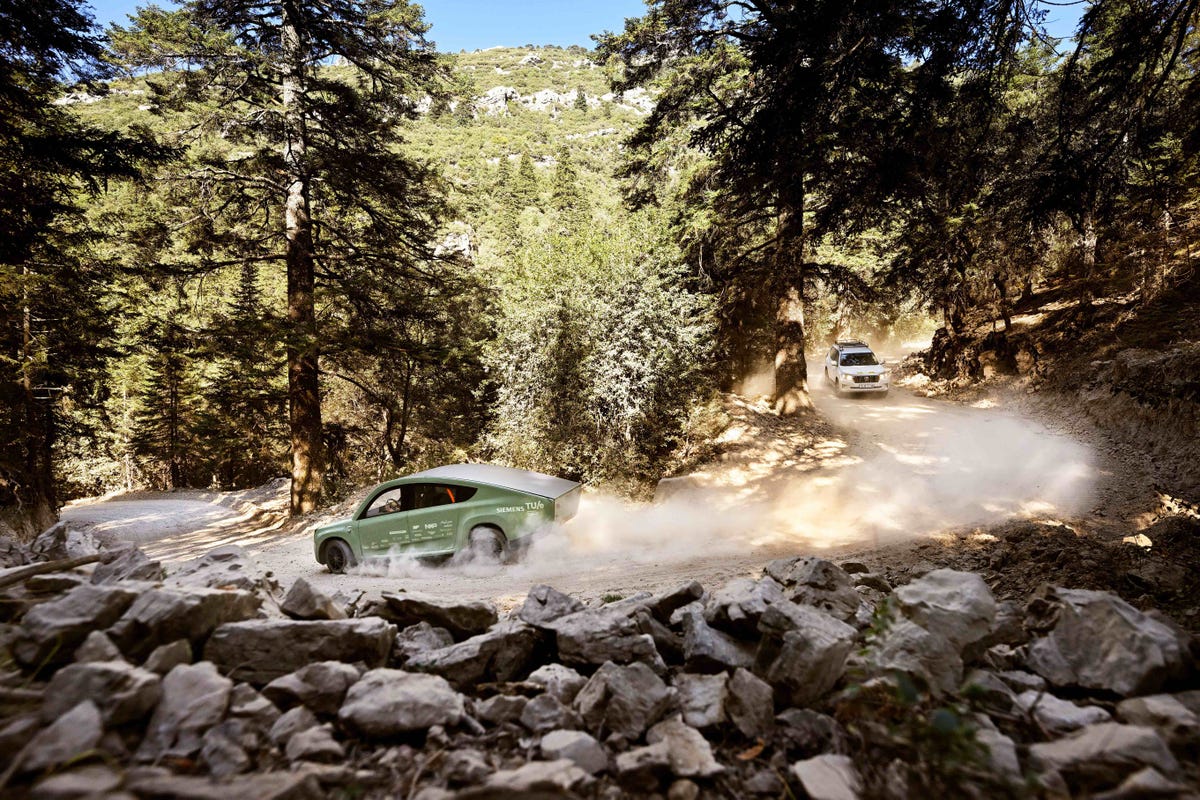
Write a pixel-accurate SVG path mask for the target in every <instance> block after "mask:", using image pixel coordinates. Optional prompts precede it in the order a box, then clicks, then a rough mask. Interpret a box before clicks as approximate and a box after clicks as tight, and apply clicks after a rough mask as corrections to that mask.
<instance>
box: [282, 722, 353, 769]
mask: <svg viewBox="0 0 1200 800" xmlns="http://www.w3.org/2000/svg"><path fill="white" fill-rule="evenodd" d="M286 754H287V759H288V761H323V762H330V763H333V762H339V761H341V760H343V759H344V758H345V757H346V748H345V747H343V746H342V744H341V742H338V741H337V740H336V739H334V738H333V729H332V728H331V727H330V726H329V725H318V726H317V727H315V728H309V729H308V730H304V731H299V732H298V733H296V735H295V736H292V737H291V738H290V739H288V743H287V748H286Z"/></svg>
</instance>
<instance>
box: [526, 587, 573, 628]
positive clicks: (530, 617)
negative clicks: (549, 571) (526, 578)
mask: <svg viewBox="0 0 1200 800" xmlns="http://www.w3.org/2000/svg"><path fill="white" fill-rule="evenodd" d="M582 609H583V603H581V602H579V601H578V600H576V599H575V598H573V597H570V596H568V595H565V594H563V593H562V592H560V591H558V590H557V589H555V588H554V587H552V586H547V585H545V584H538V585H537V586H534V587H533V588H532V589H530V590H529V596H528V597H526V598H525V604H524V605H522V606H521V608H520V610H519V611H517V618H518V619H520V620H521V621H522V622H526V623H528V624H530V625H535V626H541V625H543V624H544V623H547V622H552V621H554V620H556V619H558V618H559V617H565V616H566V615H567V614H574V613H575V612H576V611H580V610H582Z"/></svg>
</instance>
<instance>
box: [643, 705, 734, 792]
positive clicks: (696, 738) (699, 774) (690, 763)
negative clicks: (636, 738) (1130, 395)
mask: <svg viewBox="0 0 1200 800" xmlns="http://www.w3.org/2000/svg"><path fill="white" fill-rule="evenodd" d="M646 741H647V742H648V743H649V744H651V745H655V744H658V743H659V742H662V743H665V744H666V745H667V754H668V756H669V758H670V767H671V773H672V774H673V775H675V776H676V777H678V778H711V777H713V776H714V775H720V774H721V773H722V772H724V771H725V768H724V767H722V766H721V765H720V764H718V763H717V760H716V759H715V758H713V754H712V748H711V747H709V744H708V742H707V741H706V740H705V739H704V737H703V736H701V735H700V732H699V731H697V730H696V729H695V728H693V727H691V726H690V725H687V724H685V723H684V722H683V721H682V720H680V719H679V718H678V717H676V718H673V719H668V720H664V721H662V722H660V723H658V724H657V725H655V726H654V727H653V728H651V729H650V730H649V731H647V732H646Z"/></svg>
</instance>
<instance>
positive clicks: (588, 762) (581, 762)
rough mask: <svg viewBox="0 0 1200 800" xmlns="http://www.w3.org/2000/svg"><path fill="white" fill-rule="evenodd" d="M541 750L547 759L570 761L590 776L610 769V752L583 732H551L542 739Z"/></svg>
mask: <svg viewBox="0 0 1200 800" xmlns="http://www.w3.org/2000/svg"><path fill="white" fill-rule="evenodd" d="M541 749H542V755H544V756H545V757H546V758H547V759H549V760H551V761H556V760H558V759H563V758H566V759H569V760H570V761H571V762H572V763H574V764H575V766H577V767H579V768H580V769H581V770H583V771H584V772H586V773H587V774H589V775H595V774H596V773H597V772H603V771H604V770H606V769H608V752H607V751H606V750H605V749H604V746H603V745H602V744H600V743H599V742H598V741H596V740H595V738H593V737H592V736H590V735H589V734H586V733H584V732H583V731H573V730H556V731H550V732H549V733H547V734H546V735H545V736H543V737H542V741H541Z"/></svg>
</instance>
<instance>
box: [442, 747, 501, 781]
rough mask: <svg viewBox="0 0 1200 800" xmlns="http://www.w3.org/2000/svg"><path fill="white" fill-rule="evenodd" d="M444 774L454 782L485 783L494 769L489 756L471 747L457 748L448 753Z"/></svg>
mask: <svg viewBox="0 0 1200 800" xmlns="http://www.w3.org/2000/svg"><path fill="white" fill-rule="evenodd" d="M445 765H446V766H445V769H444V770H443V774H444V775H445V776H446V780H447V781H449V782H450V783H452V784H456V783H457V784H464V783H465V784H478V783H483V781H485V780H486V779H487V776H488V775H491V774H492V772H493V771H494V770H493V769H492V765H491V764H489V763H488V760H487V756H486V755H485V754H484V753H483V752H481V751H479V750H474V749H471V748H464V749H459V750H455V751H453V752H450V753H447V754H446V759H445Z"/></svg>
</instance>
